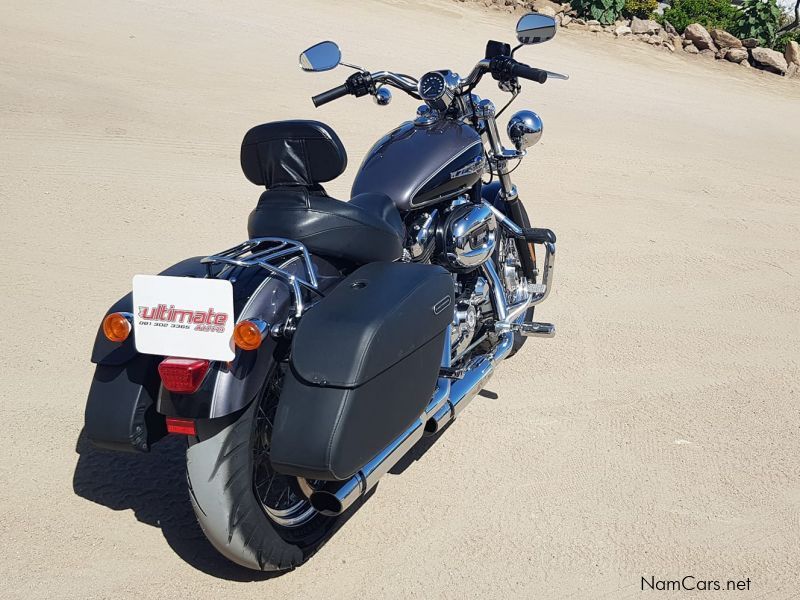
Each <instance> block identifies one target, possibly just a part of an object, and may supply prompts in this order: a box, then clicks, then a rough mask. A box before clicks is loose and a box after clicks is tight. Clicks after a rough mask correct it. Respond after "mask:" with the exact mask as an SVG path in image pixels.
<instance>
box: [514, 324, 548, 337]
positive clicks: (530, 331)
mask: <svg viewBox="0 0 800 600" xmlns="http://www.w3.org/2000/svg"><path fill="white" fill-rule="evenodd" d="M514 329H515V330H516V331H518V332H519V333H521V334H522V335H524V336H525V337H548V338H551V337H553V336H555V334H556V326H555V325H553V324H552V323H536V322H532V323H519V324H518V325H517V326H516V327H514Z"/></svg>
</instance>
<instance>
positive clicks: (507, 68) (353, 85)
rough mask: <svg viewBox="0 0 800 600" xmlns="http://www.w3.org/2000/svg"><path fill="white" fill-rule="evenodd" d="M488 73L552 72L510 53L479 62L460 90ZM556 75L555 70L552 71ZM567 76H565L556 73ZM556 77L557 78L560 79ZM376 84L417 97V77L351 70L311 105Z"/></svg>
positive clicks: (528, 75)
mask: <svg viewBox="0 0 800 600" xmlns="http://www.w3.org/2000/svg"><path fill="white" fill-rule="evenodd" d="M486 73H491V74H492V77H494V78H495V79H497V80H498V81H503V80H508V79H513V78H515V77H519V78H521V79H527V80H529V81H535V82H536V83H545V82H546V81H547V78H548V76H549V75H551V73H550V72H549V71H545V70H543V69H537V68H535V67H531V66H529V65H526V64H524V63H521V62H517V61H516V60H514V59H513V58H511V57H510V56H497V57H495V58H491V59H488V58H484V59H483V60H481V61H479V62H478V64H477V65H475V68H474V69H473V70H472V72H471V73H470V74H469V75H468V76H467V77H466V79H463V80H462V81H461V90H462V92H463V91H464V90H471V89H472V88H473V87H474V86H475V85H476V84H477V83H478V82H479V81H480V79H481V77H483V75H484V74H486ZM552 75H553V76H556V75H557V74H556V73H552ZM559 77H561V78H566V77H564V76H559ZM559 77H556V78H559ZM376 84H389V85H391V86H393V87H396V88H398V89H400V90H402V91H404V92H406V93H407V94H408V95H409V96H412V97H413V98H417V99H420V96H419V93H418V92H417V80H416V79H414V78H413V77H409V76H408V75H401V74H398V73H392V72H390V71H377V72H375V73H369V72H367V71H363V72H358V73H354V74H353V75H351V76H350V77H348V78H347V81H346V82H345V83H343V84H342V85H340V86H337V87H335V88H333V89H330V90H328V91H327V92H322V93H321V94H317V95H316V96H313V97H312V98H311V100H312V102H314V106H317V107H319V106H322V105H323V104H327V103H328V102H332V101H333V100H337V99H338V98H341V97H342V96H346V95H348V94H352V95H354V96H364V95H366V94H368V93H375V85H376Z"/></svg>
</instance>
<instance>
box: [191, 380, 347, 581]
mask: <svg viewBox="0 0 800 600" xmlns="http://www.w3.org/2000/svg"><path fill="white" fill-rule="evenodd" d="M282 373H283V371H282V369H281V368H280V367H276V368H275V369H274V370H273V373H272V375H271V376H270V377H269V380H268V382H267V384H266V385H265V389H264V392H263V394H262V395H261V397H260V398H257V399H256V400H255V401H254V402H253V403H252V404H251V405H250V406H249V407H247V408H246V409H245V410H244V411H243V412H242V413H241V415H239V417H238V418H237V419H236V420H235V421H234V422H233V423H231V424H229V425H227V426H226V427H224V428H223V429H222V430H221V431H219V432H216V433H214V434H213V435H210V436H208V437H207V438H206V439H204V438H203V436H202V435H201V436H200V437H198V438H197V439H195V440H193V441H192V443H190V447H189V449H188V451H187V453H186V456H187V478H188V480H189V489H190V492H191V493H190V496H191V501H192V506H193V508H194V511H195V514H196V515H197V520H198V521H199V523H200V526H201V527H202V529H203V532H204V533H205V535H206V537H207V538H208V539H209V541H210V542H211V544H212V545H213V546H214V547H215V548H216V549H217V550H218V551H219V552H220V553H221V554H223V555H224V556H225V557H227V558H228V559H230V560H232V561H233V562H235V563H238V564H240V565H242V566H244V567H247V568H250V569H256V570H261V571H280V570H285V569H291V568H293V567H295V566H297V565H299V564H301V563H303V562H305V561H306V560H307V559H308V558H309V557H310V556H311V554H313V553H314V551H315V550H316V549H317V548H318V547H319V546H320V545H321V544H322V542H323V541H324V540H325V539H326V538H327V536H328V535H329V534H330V533H331V531H332V529H333V527H334V526H335V524H336V522H337V520H338V519H339V517H326V516H323V515H321V514H319V513H318V512H317V511H316V510H314V508H313V507H312V506H311V504H310V502H309V501H308V499H307V493H308V490H309V489H310V486H311V485H312V484H313V483H314V482H306V481H305V480H302V479H298V478H296V477H291V476H288V475H283V474H280V473H276V472H275V471H274V470H273V469H272V466H271V464H270V461H269V447H270V440H271V437H272V425H273V423H274V417H275V411H276V410H277V406H278V398H279V396H280V388H281V383H282V379H283V377H282Z"/></svg>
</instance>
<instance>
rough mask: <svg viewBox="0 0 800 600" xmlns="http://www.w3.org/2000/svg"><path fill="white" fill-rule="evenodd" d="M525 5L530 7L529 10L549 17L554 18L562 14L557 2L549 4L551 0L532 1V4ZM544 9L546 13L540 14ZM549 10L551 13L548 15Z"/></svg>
mask: <svg viewBox="0 0 800 600" xmlns="http://www.w3.org/2000/svg"><path fill="white" fill-rule="evenodd" d="M527 4H528V5H529V6H530V7H531V10H534V11H536V12H538V13H541V14H543V15H547V16H550V17H554V16H556V15H557V14H558V13H560V12H563V10H562V8H561V4H559V3H558V2H551V0H533V2H528V3H527ZM545 9H548V10H547V12H542V11H543V10H545ZM551 10H552V11H553V12H552V14H551V13H550V11H551Z"/></svg>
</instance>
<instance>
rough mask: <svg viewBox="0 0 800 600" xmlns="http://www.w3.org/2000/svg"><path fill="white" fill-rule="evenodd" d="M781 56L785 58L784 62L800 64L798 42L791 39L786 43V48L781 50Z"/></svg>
mask: <svg viewBox="0 0 800 600" xmlns="http://www.w3.org/2000/svg"><path fill="white" fill-rule="evenodd" d="M783 58H785V59H786V62H787V63H789V64H790V65H791V64H796V65H800V44H798V43H797V42H795V41H791V42H789V43H788V44H786V50H784V52H783Z"/></svg>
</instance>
